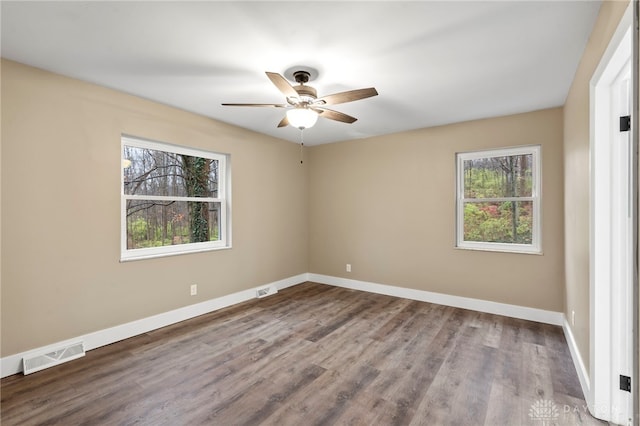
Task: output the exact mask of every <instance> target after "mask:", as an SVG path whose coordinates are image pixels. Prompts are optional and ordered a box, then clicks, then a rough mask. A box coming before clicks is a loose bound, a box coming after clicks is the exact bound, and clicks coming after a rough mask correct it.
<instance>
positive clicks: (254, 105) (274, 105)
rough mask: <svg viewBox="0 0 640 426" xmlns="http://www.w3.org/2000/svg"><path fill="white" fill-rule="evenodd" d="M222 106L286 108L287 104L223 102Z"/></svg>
mask: <svg viewBox="0 0 640 426" xmlns="http://www.w3.org/2000/svg"><path fill="white" fill-rule="evenodd" d="M222 106H241V107H274V108H286V105H283V104H222Z"/></svg>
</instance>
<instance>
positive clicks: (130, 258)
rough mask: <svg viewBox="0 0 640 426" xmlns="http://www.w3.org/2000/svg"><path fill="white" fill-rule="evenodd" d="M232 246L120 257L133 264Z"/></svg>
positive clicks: (121, 259)
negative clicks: (139, 261) (138, 261)
mask: <svg viewBox="0 0 640 426" xmlns="http://www.w3.org/2000/svg"><path fill="white" fill-rule="evenodd" d="M230 248H231V246H222V247H207V248H199V249H194V250H185V251H177V252H173V253H152V254H141V255H137V256H135V255H131V256H127V257H122V256H121V257H120V263H124V262H133V261H136V260H145V259H157V258H159V257H169V256H181V255H184V254H192V253H204V252H208V251H218V250H228V249H230Z"/></svg>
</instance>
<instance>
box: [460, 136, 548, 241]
mask: <svg viewBox="0 0 640 426" xmlns="http://www.w3.org/2000/svg"><path fill="white" fill-rule="evenodd" d="M456 157H457V159H456V161H457V179H456V180H457V203H456V204H457V205H456V214H457V217H456V238H457V241H456V243H457V247H460V248H468V249H478V250H495V251H512V252H526V253H540V251H541V241H540V234H541V232H540V231H541V230H540V212H541V209H540V204H541V199H540V186H541V184H540V183H541V176H540V170H541V168H540V147H539V146H524V147H517V148H505V149H496V150H490V151H479V152H467V153H459V154H457V156H456Z"/></svg>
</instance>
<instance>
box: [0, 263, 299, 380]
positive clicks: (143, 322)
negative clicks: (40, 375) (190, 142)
mask: <svg viewBox="0 0 640 426" xmlns="http://www.w3.org/2000/svg"><path fill="white" fill-rule="evenodd" d="M308 278H309V277H308V274H306V273H305V274H300V275H296V276H293V277H290V278H285V279H283V280H280V281H275V282H272V283H268V284H262V285H259V286H256V287H255V288H251V289H248V290H243V291H239V292H237V293H233V294H229V295H227V296H222V297H218V298H216V299H211V300H207V301H205V302H201V303H196V304H194V305H189V306H185V307H183V308H179V309H175V310H173V311H169V312H164V313H162V314H158V315H154V316H151V317H147V318H143V319H140V320H137V321H132V322H128V323H126V324H122V325H117V326H115V327H111V328H107V329H104V330H99V331H96V332H93V333H89V334H85V335H83V336H78V337H74V338H72V339H69V340H65V341H62V342H56V343H53V344H51V345H46V346H43V347H39V348H35V349H33V350H30V351H26V352H21V353H18V354H15V355H10V356H7V357H4V358H2V359H0V377H7V376H11V375H13V374H17V373H20V372H22V358H24V357H25V356H28V355H30V354H31V353H37V352H42V351H44V352H49V351H50V350H54V349H55V348H59V347H62V346H68V345H69V344H71V343H72V342H78V341H83V342H84V347H85V350H87V351H89V350H92V349H96V348H99V347H101V346H105V345H109V344H111V343H114V342H118V341H120V340H124V339H128V338H130V337H133V336H137V335H139V334H142V333H147V332H149V331H152V330H157V329H158V328H162V327H166V326H168V325H171V324H175V323H177V322H180V321H184V320H187V319H190V318H195V317H197V316H200V315H204V314H207V313H209V312H213V311H217V310H218V309H222V308H226V307H228V306H231V305H235V304H237V303H241V302H245V301H247V300H250V299H254V298H255V297H256V289H257V288H262V287H265V286H267V285H273V286H275V287H276V288H277V289H278V290H282V289H284V288H287V287H291V286H294V285H296V284H300V283H303V282H306V281H308V280H309V279H308Z"/></svg>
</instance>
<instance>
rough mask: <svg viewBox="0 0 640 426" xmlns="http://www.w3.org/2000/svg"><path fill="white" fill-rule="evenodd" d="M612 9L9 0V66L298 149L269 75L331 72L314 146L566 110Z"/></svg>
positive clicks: (558, 4) (562, 4)
mask: <svg viewBox="0 0 640 426" xmlns="http://www.w3.org/2000/svg"><path fill="white" fill-rule="evenodd" d="M600 4H601V3H600V2H599V1H574V2H569V1H544V2H542V1H533V2H526V1H500V2H485V1H471V2H451V1H446V2H436V1H429V2H420V1H413V2H400V1H386V2H383V1H376V2H368V1H358V2H339V1H321V2H308V1H293V2H292V1H287V2H268V1H260V2H241V1H233V2H232V1H228V2H220V1H217V2H212V1H209V2H204V1H200V2H178V1H176V2H167V1H165V2H134V1H128V2H97V1H73V2H10V1H2V2H1V8H2V9H1V14H2V16H1V18H2V33H1V37H2V39H1V41H2V56H3V57H5V58H8V59H12V60H15V61H18V62H22V63H25V64H28V65H32V66H35V67H39V68H43V69H46V70H50V71H54V72H57V73H60V74H64V75H68V76H71V77H75V78H79V79H82V80H86V81H90V82H94V83H97V84H100V85H103V86H107V87H111V88H115V89H118V90H121V91H124V92H127V93H132V94H135V95H139V96H142V97H144V98H148V99H152V100H154V101H158V102H161V103H164V104H169V105H173V106H176V107H179V108H182V109H185V110H188V111H193V112H196V113H199V114H202V115H205V116H208V117H211V118H214V119H216V120H221V121H224V122H228V123H232V124H235V125H238V126H241V127H244V128H247V129H251V130H255V131H257V132H261V133H265V134H269V135H272V136H275V137H279V138H283V139H286V140H290V141H294V142H297V141H299V138H300V134H299V133H300V132H299V130H297V129H294V128H291V127H287V128H280V129H278V128H276V125H277V124H278V122H279V121H280V119H281V118H282V117H283V114H284V111H283V110H282V109H276V108H238V107H223V106H221V105H220V104H221V103H222V102H234V103H236V102H255V103H282V102H284V96H283V95H281V94H280V92H279V91H278V90H277V89H276V88H275V86H274V85H273V84H272V83H271V82H270V81H269V79H268V78H267V77H266V75H265V74H264V71H273V72H278V73H281V74H283V75H284V74H285V71H286V70H288V69H290V68H291V67H292V66H295V65H303V66H307V67H312V68H315V69H317V70H318V72H319V76H318V78H317V79H316V80H314V81H313V82H310V85H311V86H314V87H315V88H316V89H317V90H318V95H319V96H322V95H327V94H330V93H334V92H340V91H344V90H352V89H359V88H364V87H371V86H373V87H375V88H376V89H377V90H378V92H379V96H376V97H373V98H369V99H363V100H359V101H356V102H352V103H347V104H340V105H336V106H334V107H332V108H333V109H336V110H338V111H341V112H344V113H347V114H350V115H353V116H355V117H357V118H358V119H359V120H358V121H356V122H355V123H354V124H344V123H339V122H335V121H330V120H326V119H322V118H321V119H319V120H318V123H317V124H316V126H315V127H313V128H312V129H308V130H305V132H304V139H305V144H306V145H316V144H320V143H328V142H335V141H341V140H349V139H357V138H362V137H368V136H374V135H381V134H389V133H395V132H399V131H403V130H409V129H417V128H423V127H430V126H436V125H441V124H447V123H453V122H460V121H466V120H471V119H478V118H485V117H492V116H500V115H506V114H512V113H518V112H526V111H532V110H537V109H542V108H548V107H555V106H560V105H563V104H564V101H565V98H566V96H567V93H568V90H569V86H570V84H571V81H572V80H573V76H574V73H575V70H576V68H577V65H578V62H579V60H580V57H581V55H582V52H583V50H584V47H585V45H586V42H587V40H588V37H589V34H590V33H591V30H592V28H593V24H594V22H595V19H596V16H597V13H598V10H599V8H600Z"/></svg>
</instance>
